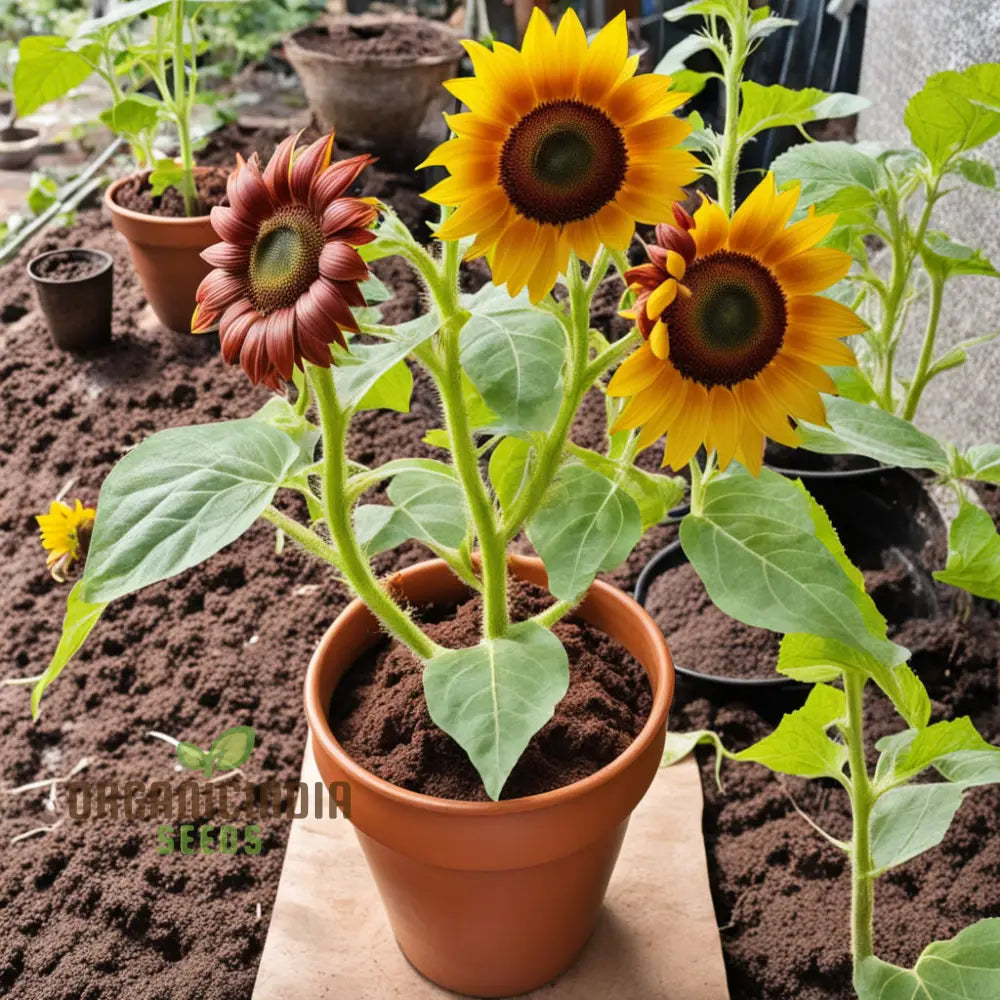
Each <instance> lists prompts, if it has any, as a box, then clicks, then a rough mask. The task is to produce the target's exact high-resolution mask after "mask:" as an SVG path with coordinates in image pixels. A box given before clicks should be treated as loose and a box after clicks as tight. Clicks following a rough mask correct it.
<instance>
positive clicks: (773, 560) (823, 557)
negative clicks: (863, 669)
mask: <svg viewBox="0 0 1000 1000" xmlns="http://www.w3.org/2000/svg"><path fill="white" fill-rule="evenodd" d="M705 493H706V496H705V503H704V506H703V508H702V510H701V511H700V512H698V513H691V514H689V515H688V516H687V517H686V518H685V519H684V520H683V521H682V522H681V544H682V545H683V547H684V552H685V553H686V554H687V557H688V559H689V560H690V561H691V564H692V565H693V566H694V568H695V570H697V572H698V575H699V576H700V577H701V579H702V581H703V582H704V584H705V587H706V589H707V590H708V593H709V596H710V597H711V598H712V601H713V602H714V603H715V604H716V605H717V606H718V607H719V608H720V609H721V610H722V611H724V612H725V613H726V614H727V615H730V616H731V617H733V618H737V619H739V620H740V621H742V622H745V623H746V624H747V625H754V626H756V627H758V628H767V629H771V630H772V631H774V632H804V633H808V634H812V635H821V636H824V637H826V638H830V639H836V640H838V641H839V642H841V643H844V644H845V645H847V646H850V647H853V648H857V649H860V650H862V651H863V652H866V653H868V654H869V655H871V656H872V657H874V658H875V659H876V660H878V661H880V662H883V663H885V664H887V665H889V666H894V665H895V664H897V663H902V662H904V661H905V660H906V658H907V652H906V650H905V649H903V648H902V647H901V646H897V645H896V644H895V643H892V642H890V641H888V640H887V639H885V638H884V633H883V634H881V635H876V634H873V632H872V630H871V621H870V620H869V615H868V614H867V613H866V612H865V611H863V607H864V606H865V603H866V601H867V596H866V595H865V592H864V590H863V589H862V588H860V587H859V585H858V584H857V583H856V582H855V581H854V580H852V579H851V578H850V577H849V576H848V575H847V573H845V572H844V569H843V568H842V566H841V565H840V563H839V562H838V559H837V557H835V556H834V554H833V553H832V552H830V551H829V549H828V548H827V547H826V545H824V543H823V541H821V539H820V538H819V537H817V534H816V525H815V523H814V521H813V515H812V512H811V509H810V498H809V496H808V494H806V493H805V492H804V491H803V490H802V489H800V488H799V487H798V486H796V485H795V484H794V483H792V482H790V481H789V480H787V479H785V478H784V477H782V476H779V475H778V474H777V473H775V472H772V471H771V470H770V469H764V470H763V471H762V472H761V474H760V476H759V477H758V478H754V477H753V476H751V475H750V474H749V473H747V472H745V471H743V470H742V469H740V470H738V471H734V472H733V473H732V474H728V475H726V476H724V477H721V478H719V479H716V480H714V481H712V482H711V483H709V485H708V487H707V488H706V491H705Z"/></svg>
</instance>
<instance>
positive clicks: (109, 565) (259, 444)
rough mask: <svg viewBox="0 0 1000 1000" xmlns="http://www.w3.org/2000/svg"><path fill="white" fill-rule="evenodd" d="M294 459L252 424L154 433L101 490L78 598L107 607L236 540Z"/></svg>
mask: <svg viewBox="0 0 1000 1000" xmlns="http://www.w3.org/2000/svg"><path fill="white" fill-rule="evenodd" d="M298 458H299V448H298V446H297V445H296V443H295V442H294V441H293V440H292V439H291V438H289V437H288V436H286V435H285V434H283V433H282V432H281V431H279V430H277V429H275V428H274V427H270V426H268V425H267V424H265V423H262V422H261V421H259V420H253V419H247V420H230V421H227V422H224V423H217V424H204V425H200V426H194V427H176V428H173V429H172V430H167V431H160V433H158V434H154V435H153V436H152V437H149V438H147V439H146V440H145V441H143V442H142V443H141V444H139V445H138V446H137V447H135V448H133V449H132V451H130V452H129V453H128V454H127V455H126V456H125V457H124V458H123V459H122V460H121V461H120V462H119V463H118V464H117V465H116V466H115V467H114V468H113V469H112V470H111V472H110V474H109V475H108V478H107V479H105V480H104V485H103V486H102V487H101V493H100V497H99V498H98V503H97V521H96V523H95V525H94V534H93V537H92V538H91V541H90V550H89V552H88V555H87V566H86V570H85V571H84V575H83V580H82V584H83V591H82V596H83V597H84V598H85V599H86V600H87V601H88V602H90V603H99V602H102V601H103V602H107V601H112V600H114V599H115V598H116V597H122V596H124V595H125V594H129V593H131V592H132V591H134V590H139V589H140V588H141V587H147V586H149V585H150V584H151V583H157V582H158V581H159V580H165V579H166V578H167V577H171V576H175V575H176V574H178V573H182V572H183V571H184V570H186V569H189V568H190V567H192V566H196V565H197V564H198V563H200V562H203V561H204V560H205V559H207V558H208V557H209V556H211V555H214V553H216V552H218V551H219V550H220V549H222V548H224V547H225V546H227V545H229V543H230V542H233V541H235V540H236V539H237V538H239V536H240V535H242V534H243V532H244V531H246V530H247V528H249V527H250V525H251V524H253V522H254V521H255V520H256V519H257V518H258V517H259V516H260V515H261V513H262V512H263V511H264V509H265V508H266V507H267V505H268V504H269V503H270V502H271V500H272V498H273V497H274V494H275V492H276V490H277V489H278V486H279V485H280V484H281V482H282V480H283V479H284V478H285V477H286V475H288V473H289V472H290V470H291V469H292V468H293V466H294V465H295V462H296V461H297V460H298Z"/></svg>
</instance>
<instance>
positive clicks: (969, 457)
mask: <svg viewBox="0 0 1000 1000" xmlns="http://www.w3.org/2000/svg"><path fill="white" fill-rule="evenodd" d="M965 460H966V462H968V463H969V470H970V471H969V473H968V475H966V476H963V477H962V478H963V479H976V480H978V481H979V482H982V483H1000V444H977V445H973V446H972V447H971V448H970V449H969V450H968V451H967V452H966V453H965Z"/></svg>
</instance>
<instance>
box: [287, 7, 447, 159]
mask: <svg viewBox="0 0 1000 1000" xmlns="http://www.w3.org/2000/svg"><path fill="white" fill-rule="evenodd" d="M391 20H408V21H413V22H414V23H419V24H421V25H423V26H431V27H433V28H434V29H435V30H438V31H439V32H440V33H441V37H442V40H443V43H444V50H445V51H444V52H442V54H441V55H436V56H420V57H419V58H416V59H413V58H405V57H400V56H395V57H387V58H382V59H373V58H370V57H369V58H366V59H358V58H357V57H352V56H339V55H335V54H333V53H331V52H321V51H319V50H317V49H313V48H309V47H307V46H305V45H303V44H301V42H300V41H299V39H300V38H302V37H304V36H305V35H307V34H308V33H309V32H315V31H317V30H322V25H319V26H311V27H308V28H303V29H302V30H301V31H297V32H296V33H295V34H294V35H291V36H289V38H288V39H287V40H286V42H285V55H286V57H287V59H288V61H289V62H290V63H291V64H292V67H293V69H294V70H295V72H296V73H297V74H298V77H299V80H301V82H302V89H303V90H304V91H305V94H306V98H307V99H308V101H309V107H310V108H311V109H312V111H313V113H314V114H315V115H316V117H317V118H318V119H319V122H320V124H321V125H322V126H323V128H325V129H335V130H336V133H337V141H338V142H339V143H342V144H343V145H345V146H348V147H349V148H351V149H359V150H369V151H371V152H375V153H378V154H379V155H381V156H383V157H388V158H389V159H393V160H398V159H400V158H401V157H402V156H404V155H405V153H406V152H409V151H412V150H413V149H414V148H415V143H416V139H417V133H418V131H419V129H420V123H421V122H422V121H423V120H424V116H425V115H426V114H427V109H428V108H429V107H430V104H431V101H432V100H434V99H435V98H436V97H439V96H441V95H443V93H444V92H443V91H442V90H441V84H442V83H443V82H444V81H445V80H448V79H450V78H451V77H454V76H457V75H458V63H459V60H460V59H461V58H462V55H463V50H462V46H461V45H459V43H458V35H457V34H456V33H455V32H454V31H453V30H452V29H451V28H449V27H448V26H447V25H444V24H440V23H439V22H437V21H427V20H425V19H419V18H403V19H401V18H399V17H398V15H396V16H392V15H390V16H386V15H381V14H360V15H357V16H356V17H353V18H352V19H351V22H350V23H351V24H352V25H358V26H359V27H360V28H362V29H364V30H366V31H376V30H378V28H379V26H380V25H384V24H386V23H387V22H389V21H391Z"/></svg>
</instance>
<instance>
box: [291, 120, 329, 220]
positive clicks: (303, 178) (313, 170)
mask: <svg viewBox="0 0 1000 1000" xmlns="http://www.w3.org/2000/svg"><path fill="white" fill-rule="evenodd" d="M332 153H333V132H329V133H328V134H327V135H324V136H322V137H320V138H319V139H317V140H316V141H315V142H314V143H312V145H310V146H308V147H307V148H306V149H305V150H304V151H303V152H301V153H299V155H298V156H296V157H295V158H294V160H293V163H292V175H291V178H290V179H289V182H288V186H289V188H290V189H291V192H292V198H293V199H294V200H295V201H297V202H299V203H300V204H302V205H306V204H308V203H309V196H310V194H311V193H312V187H313V183H314V182H315V181H316V179H317V178H318V176H319V175H320V174H321V173H322V172H323V171H324V170H326V168H327V167H329V166H330V156H331V155H332Z"/></svg>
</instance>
